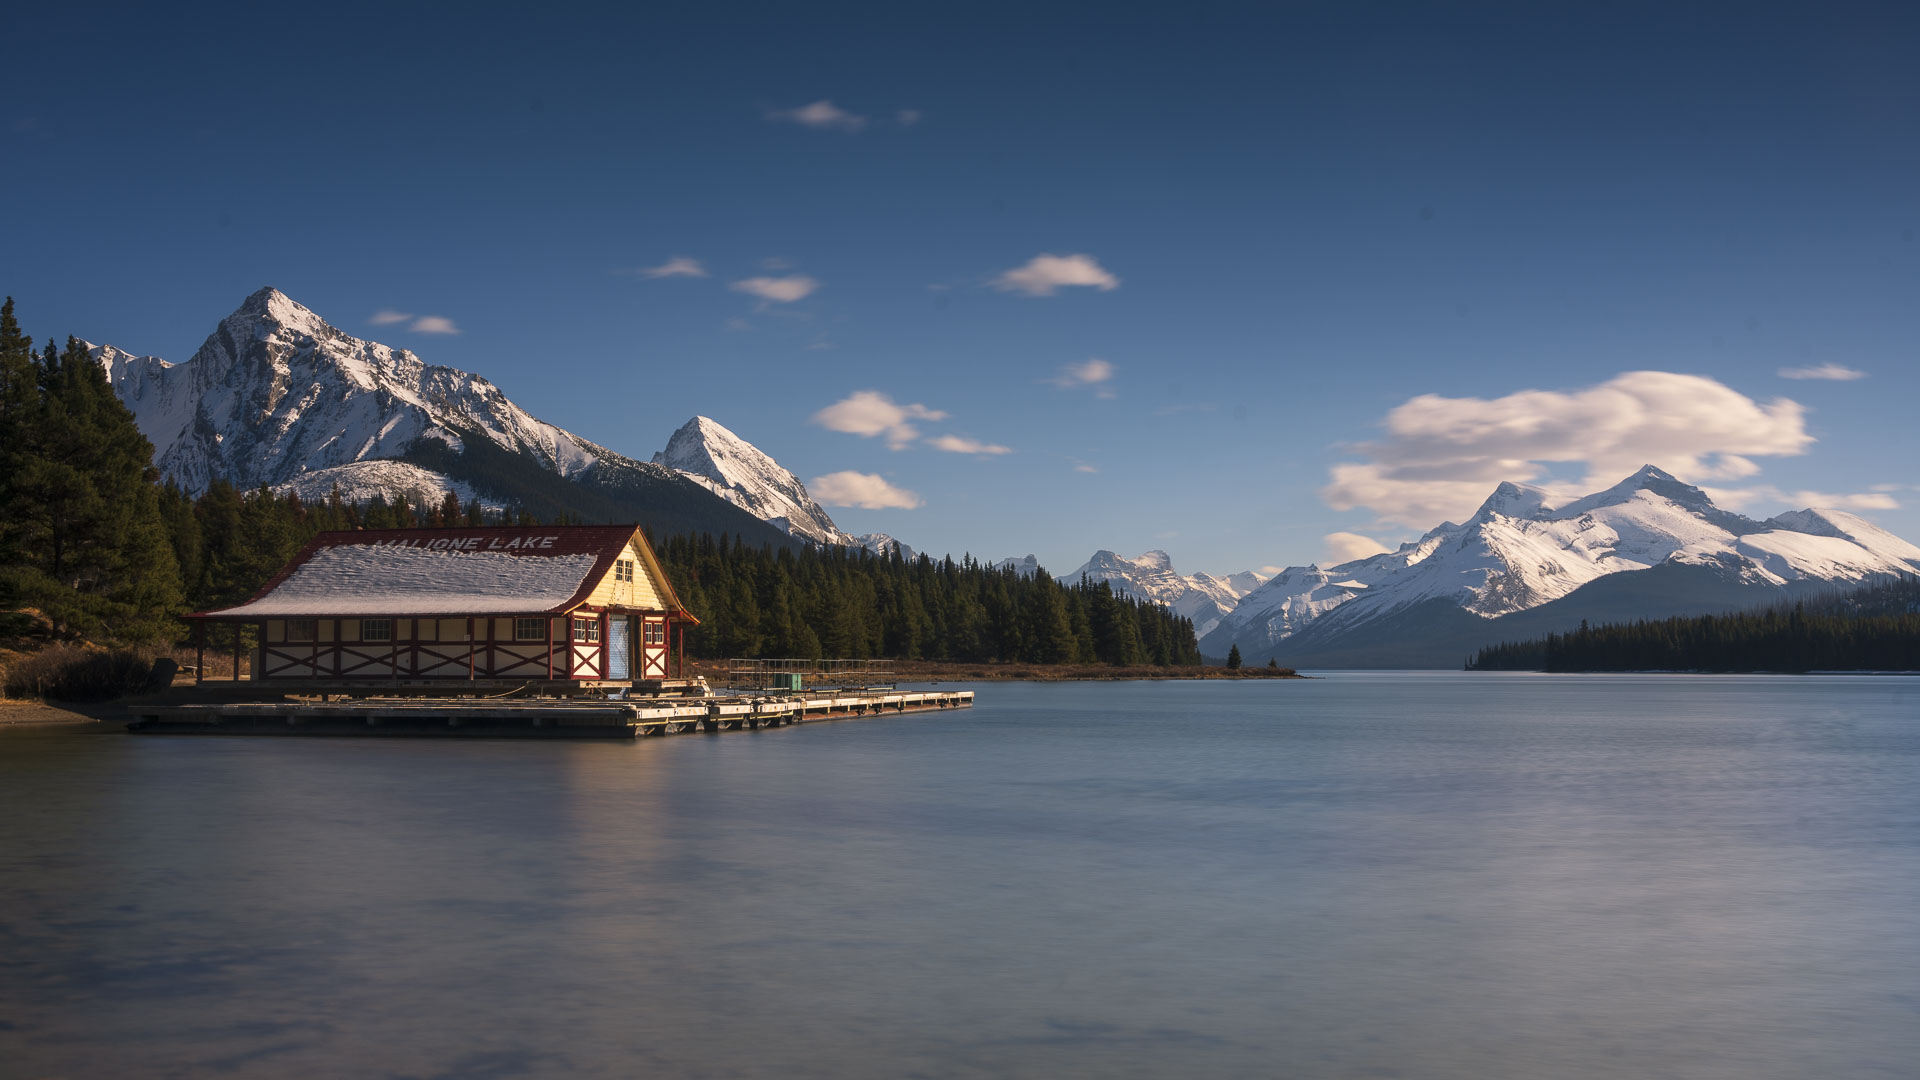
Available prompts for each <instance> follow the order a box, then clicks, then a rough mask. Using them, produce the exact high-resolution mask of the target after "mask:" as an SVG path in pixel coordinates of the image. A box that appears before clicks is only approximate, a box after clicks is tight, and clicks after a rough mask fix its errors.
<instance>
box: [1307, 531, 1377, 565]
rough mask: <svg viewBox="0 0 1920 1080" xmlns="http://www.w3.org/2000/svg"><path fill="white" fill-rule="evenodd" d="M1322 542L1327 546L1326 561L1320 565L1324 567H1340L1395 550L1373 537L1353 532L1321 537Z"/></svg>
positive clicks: (1333, 533) (1334, 533)
mask: <svg viewBox="0 0 1920 1080" xmlns="http://www.w3.org/2000/svg"><path fill="white" fill-rule="evenodd" d="M1320 542H1321V543H1323V544H1325V545H1326V546H1327V556H1326V561H1325V562H1323V563H1321V564H1320V565H1322V566H1339V565H1340V564H1341V563H1347V562H1352V561H1353V560H1355V559H1364V558H1366V557H1367V556H1369V555H1378V554H1380V553H1381V552H1383V551H1391V550H1393V549H1392V548H1389V547H1388V546H1387V545H1385V544H1383V543H1381V542H1380V541H1378V540H1375V539H1374V538H1373V537H1371V536H1362V535H1360V534H1359V533H1352V532H1331V533H1328V534H1327V535H1325V536H1323V537H1321V538H1320Z"/></svg>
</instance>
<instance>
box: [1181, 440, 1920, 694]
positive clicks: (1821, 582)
mask: <svg viewBox="0 0 1920 1080" xmlns="http://www.w3.org/2000/svg"><path fill="white" fill-rule="evenodd" d="M1656 569H1658V570H1662V571H1663V574H1662V575H1661V577H1662V580H1671V581H1672V582H1673V583H1675V584H1674V587H1673V588H1672V589H1671V590H1670V591H1669V593H1668V594H1666V595H1664V596H1662V595H1660V594H1657V593H1647V594H1645V595H1642V596H1641V601H1640V606H1639V608H1638V609H1635V608H1634V607H1633V606H1632V605H1624V606H1623V605H1622V604H1621V603H1620V602H1618V600H1619V598H1620V597H1623V596H1627V595H1639V594H1637V593H1635V589H1636V588H1637V585H1635V584H1634V583H1632V582H1628V581H1622V580H1610V579H1616V578H1619V577H1621V575H1629V576H1630V575H1635V574H1644V573H1647V572H1649V571H1652V570H1656ZM1681 571H1688V572H1681ZM1909 573H1920V547H1915V546H1914V545H1912V544H1910V543H1908V542H1907V541H1905V540H1902V539H1901V538H1899V537H1897V536H1894V535H1893V534H1892V533H1889V532H1887V531H1886V530H1884V529H1881V528H1879V527H1878V526H1876V525H1874V524H1872V523H1871V522H1868V521H1866V520H1864V519H1862V518H1858V517H1855V516H1854V515H1852V514H1848V513H1845V512H1844V511H1839V510H1821V509H1808V510H1798V511H1790V512H1788V513H1786V514H1781V515H1778V516H1776V517H1773V518H1769V519H1766V520H1764V521H1762V520H1756V519H1753V518H1747V517H1744V516H1742V515H1739V514H1736V513H1733V512H1731V511H1727V510H1723V509H1721V508H1720V507H1718V506H1716V505H1714V503H1713V501H1712V499H1711V498H1710V497H1709V496H1708V495H1707V494H1706V493H1705V492H1704V491H1702V490H1701V489H1699V488H1697V487H1695V486H1693V485H1690V484H1687V483H1685V482H1683V481H1681V480H1678V479H1677V478H1675V477H1673V476H1672V475H1671V474H1669V473H1667V472H1665V471H1663V470H1661V469H1658V468H1656V467H1654V466H1652V465H1648V466H1645V467H1643V468H1642V469H1640V470H1639V471H1637V472H1635V473H1634V474H1633V475H1632V476H1629V477H1627V478H1626V479H1624V480H1622V481H1621V482H1620V483H1618V484H1615V485H1613V486H1611V487H1609V488H1606V489H1604V490H1602V491H1598V492H1594V493H1593V494H1590V495H1586V496H1583V497H1581V498H1578V499H1574V500H1572V501H1570V502H1567V503H1565V504H1563V505H1560V506H1555V505H1553V502H1552V500H1551V499H1550V498H1549V497H1548V495H1547V493H1546V492H1544V491H1542V490H1540V489H1538V488H1529V487H1526V486H1524V485H1519V484H1512V483H1503V484H1500V485H1499V486H1497V487H1496V488H1495V489H1494V491H1493V493H1492V494H1491V495H1489V496H1488V498H1487V500H1486V501H1485V502H1483V503H1482V504H1481V506H1480V508H1479V509H1478V510H1476V511H1475V512H1474V514H1473V515H1472V516H1471V517H1469V518H1468V519H1467V520H1466V521H1465V522H1463V523H1461V524H1458V525H1455V524H1453V523H1451V522H1447V523H1443V524H1442V525H1440V526H1437V527H1436V528H1434V529H1433V530H1431V531H1429V532H1428V533H1427V534H1425V535H1424V536H1422V537H1420V538H1419V539H1418V540H1415V541H1412V542H1411V543H1407V544H1403V545H1401V546H1400V547H1399V548H1398V549H1397V550H1395V551H1391V552H1383V553H1381V554H1379V555H1374V556H1369V557H1367V558H1364V559H1356V560H1353V561H1351V562H1347V563H1341V564H1338V565H1336V566H1333V567H1327V568H1322V567H1318V566H1307V567H1288V568H1287V569H1286V570H1285V571H1282V572H1281V573H1280V574H1279V575H1276V576H1275V577H1274V578H1273V579H1272V580H1271V581H1269V582H1267V583H1266V584H1264V585H1262V586H1261V587H1260V588H1258V589H1255V590H1254V591H1253V592H1250V593H1248V594H1247V595H1246V596H1245V597H1244V598H1242V599H1241V601H1240V603H1239V604H1238V605H1237V606H1236V607H1235V608H1234V610H1233V611H1232V612H1231V613H1230V614H1229V615H1228V616H1227V617H1226V618H1225V619H1223V620H1222V621H1221V623H1220V625H1218V626H1216V627H1215V628H1214V629H1213V631H1212V632H1211V633H1210V634H1208V635H1206V636H1205V637H1204V638H1203V640H1202V642H1201V648H1202V650H1203V651H1204V652H1205V653H1206V654H1207V655H1210V656H1217V655H1222V654H1224V653H1226V652H1227V651H1228V650H1229V649H1231V648H1234V647H1236V646H1237V647H1238V648H1239V649H1240V650H1241V652H1242V654H1243V655H1245V656H1247V657H1249V658H1259V659H1266V658H1269V657H1272V658H1277V659H1279V660H1281V662H1283V663H1295V664H1303V663H1312V662H1313V661H1314V660H1315V659H1320V660H1327V659H1332V658H1339V657H1345V658H1347V659H1351V658H1352V657H1353V656H1354V655H1355V654H1356V653H1360V654H1366V655H1370V656H1375V655H1385V654H1390V653H1391V652H1392V650H1391V649H1388V648H1387V645H1386V643H1387V642H1390V641H1397V642H1400V643H1401V646H1402V655H1403V659H1404V658H1405V657H1408V656H1413V655H1415V654H1418V655H1420V656H1422V657H1425V658H1426V659H1428V660H1431V659H1432V657H1431V656H1430V655H1428V653H1427V652H1424V651H1422V650H1425V649H1426V648H1427V645H1426V644H1425V643H1427V642H1429V639H1431V640H1432V641H1442V640H1444V641H1445V642H1446V643H1447V644H1446V648H1447V649H1448V650H1453V649H1455V648H1456V647H1457V646H1459V645H1460V644H1462V643H1463V642H1464V641H1465V640H1467V639H1469V638H1475V637H1477V636H1480V635H1481V631H1483V630H1485V629H1486V628H1487V627H1489V626H1491V625H1492V624H1496V623H1500V622H1502V620H1513V621H1514V622H1515V623H1518V624H1540V625H1542V626H1547V625H1558V623H1556V622H1554V620H1555V619H1556V618H1561V617H1562V616H1564V618H1571V619H1573V620H1574V621H1575V622H1576V623H1577V621H1578V619H1579V618H1585V617H1590V615H1588V614H1583V613H1582V612H1583V611H1584V610H1585V609H1586V608H1591V607H1593V606H1594V605H1596V604H1600V605H1603V606H1605V607H1606V608H1607V610H1608V612H1610V613H1611V614H1612V615H1613V616H1614V617H1619V616H1620V615H1622V614H1626V613H1631V612H1633V611H1635V610H1638V611H1643V612H1646V614H1637V615H1633V617H1654V613H1655V612H1656V611H1657V613H1658V615H1659V616H1661V617H1664V616H1665V615H1677V614H1692V613H1695V612H1694V611H1692V610H1690V608H1694V607H1704V609H1706V610H1731V609H1733V608H1737V607H1740V606H1750V605H1751V604H1755V603H1760V602H1765V601H1767V600H1769V599H1772V598H1777V596H1779V595H1783V594H1792V593H1794V592H1796V591H1806V590H1809V589H1820V588H1826V587H1830V586H1832V585H1835V584H1847V583H1852V582H1860V581H1869V580H1873V579H1876V578H1879V577H1885V576H1890V575H1899V574H1909ZM1602 582H1607V584H1605V585H1604V586H1601V585H1600V583H1602ZM1589 590H1592V591H1589ZM1583 593H1584V594H1585V595H1584V597H1583V598H1582V599H1580V600H1578V601H1575V600H1574V599H1573V598H1574V597H1576V596H1580V595H1581V594H1583ZM1431 605H1437V606H1431ZM1555 605H1557V606H1555ZM1543 609H1545V611H1546V613H1545V614H1542V615H1532V616H1528V615H1527V614H1526V613H1528V612H1534V611H1542V610H1543ZM1451 612H1458V613H1460V615H1463V616H1465V620H1466V621H1462V620H1461V619H1459V618H1456V617H1455V616H1454V615H1453V614H1451ZM1521 616H1525V617H1521ZM1563 621H1564V619H1563ZM1422 627H1424V628H1425V629H1421V628H1422ZM1542 632H1549V631H1542ZM1407 650H1412V651H1411V652H1409V651H1407ZM1453 662H1457V657H1455V658H1454V661H1453Z"/></svg>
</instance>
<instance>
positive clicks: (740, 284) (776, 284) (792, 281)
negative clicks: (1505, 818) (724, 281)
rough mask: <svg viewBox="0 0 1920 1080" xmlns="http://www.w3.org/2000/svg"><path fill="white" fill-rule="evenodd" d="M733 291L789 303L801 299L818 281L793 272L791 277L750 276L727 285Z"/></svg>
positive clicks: (818, 283)
mask: <svg viewBox="0 0 1920 1080" xmlns="http://www.w3.org/2000/svg"><path fill="white" fill-rule="evenodd" d="M727 288H729V289H732V290H733V291H734V292H743V293H747V294H749V295H751V296H757V297H759V298H760V299H762V300H774V301H778V302H779V303H782V304H791V303H793V302H794V301H795V300H803V299H805V298H806V297H808V296H809V295H811V294H813V293H814V292H816V291H818V290H819V288H820V282H818V281H816V280H814V279H813V278H810V277H808V276H806V275H805V274H795V275H793V276H791V277H752V278H747V279H746V280H744V281H736V282H734V283H733V284H731V285H729V286H727Z"/></svg>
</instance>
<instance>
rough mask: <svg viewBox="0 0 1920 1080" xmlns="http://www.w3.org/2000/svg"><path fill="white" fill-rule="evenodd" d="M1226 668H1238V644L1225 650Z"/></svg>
mask: <svg viewBox="0 0 1920 1080" xmlns="http://www.w3.org/2000/svg"><path fill="white" fill-rule="evenodd" d="M1227 670H1228V671H1239V670H1240V646H1238V645H1235V646H1234V647H1233V648H1231V649H1228V650H1227Z"/></svg>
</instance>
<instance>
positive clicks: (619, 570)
mask: <svg viewBox="0 0 1920 1080" xmlns="http://www.w3.org/2000/svg"><path fill="white" fill-rule="evenodd" d="M613 580H615V581H632V580H633V560H632V559H615V560H614V561H613Z"/></svg>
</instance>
